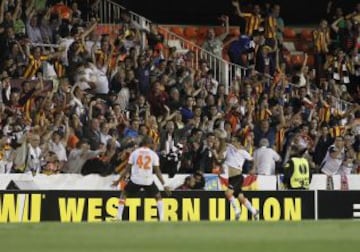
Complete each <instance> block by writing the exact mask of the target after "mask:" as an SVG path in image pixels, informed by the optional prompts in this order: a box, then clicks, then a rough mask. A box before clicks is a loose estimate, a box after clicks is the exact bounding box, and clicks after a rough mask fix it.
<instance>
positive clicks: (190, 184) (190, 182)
mask: <svg viewBox="0 0 360 252" xmlns="http://www.w3.org/2000/svg"><path fill="white" fill-rule="evenodd" d="M195 182H196V181H195V178H194V176H191V175H190V176H187V177H186V178H185V180H184V183H183V184H182V185H181V186H179V187H178V188H176V189H175V190H177V191H189V190H192V189H193V188H194V186H195Z"/></svg>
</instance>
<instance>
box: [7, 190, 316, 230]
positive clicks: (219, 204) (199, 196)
mask: <svg viewBox="0 0 360 252" xmlns="http://www.w3.org/2000/svg"><path fill="white" fill-rule="evenodd" d="M246 194H247V196H248V197H249V200H250V201H251V202H252V204H253V206H254V207H256V208H258V209H260V217H261V219H262V220H265V221H279V220H288V221H300V220H303V219H314V216H315V215H314V192H313V191H252V192H247V193H246ZM118 196H119V193H118V192H115V191H0V222H1V223H7V222H41V221H60V222H101V221H113V220H114V218H115V216H116V214H117V205H118ZM163 202H164V216H165V220H166V221H172V222H176V221H200V220H208V221H226V220H234V219H235V214H234V212H233V208H231V207H230V206H229V203H228V201H227V200H226V199H225V198H224V193H223V192H220V191H211V192H210V191H175V192H173V194H172V195H171V196H170V197H164V199H163ZM124 220H127V221H139V220H140V221H156V220H157V208H156V201H155V199H153V198H149V197H147V196H146V195H140V197H139V198H128V199H127V200H126V207H125V211H124ZM248 220H251V214H250V213H249V212H248V211H247V209H246V208H245V207H243V206H242V213H241V217H240V221H248Z"/></svg>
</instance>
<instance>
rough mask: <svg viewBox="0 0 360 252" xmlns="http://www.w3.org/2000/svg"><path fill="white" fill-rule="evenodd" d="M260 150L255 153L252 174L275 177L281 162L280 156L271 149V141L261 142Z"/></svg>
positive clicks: (263, 140) (264, 139) (264, 140)
mask: <svg viewBox="0 0 360 252" xmlns="http://www.w3.org/2000/svg"><path fill="white" fill-rule="evenodd" d="M259 146H260V147H259V148H258V149H256V150H255V152H254V161H253V168H252V171H250V173H255V174H258V175H275V174H276V172H275V168H276V163H278V162H280V161H281V157H280V155H279V154H278V153H277V152H276V151H274V150H273V149H271V148H270V147H269V140H267V139H266V138H263V139H261V140H260V143H259Z"/></svg>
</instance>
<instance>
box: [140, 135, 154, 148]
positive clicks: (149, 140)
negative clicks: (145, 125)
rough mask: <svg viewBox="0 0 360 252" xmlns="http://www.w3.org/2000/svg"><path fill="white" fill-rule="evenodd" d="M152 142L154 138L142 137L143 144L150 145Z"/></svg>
mask: <svg viewBox="0 0 360 252" xmlns="http://www.w3.org/2000/svg"><path fill="white" fill-rule="evenodd" d="M151 144H153V140H152V138H151V137H149V136H144V137H143V138H142V140H141V143H140V145H141V146H148V145H151Z"/></svg>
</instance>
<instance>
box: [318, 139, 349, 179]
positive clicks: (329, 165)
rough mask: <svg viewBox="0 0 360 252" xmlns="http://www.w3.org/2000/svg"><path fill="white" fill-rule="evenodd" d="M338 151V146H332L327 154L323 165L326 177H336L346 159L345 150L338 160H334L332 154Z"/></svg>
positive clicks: (322, 169)
mask: <svg viewBox="0 0 360 252" xmlns="http://www.w3.org/2000/svg"><path fill="white" fill-rule="evenodd" d="M333 151H336V146H335V145H331V146H330V147H329V149H328V151H327V153H326V156H325V158H324V160H323V162H322V164H321V167H322V168H321V171H322V173H325V174H326V175H335V174H337V173H338V171H339V169H340V166H341V164H342V162H343V161H344V158H345V150H344V149H342V150H341V152H340V153H339V155H338V156H337V157H336V158H332V157H331V156H330V153H331V152H333Z"/></svg>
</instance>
